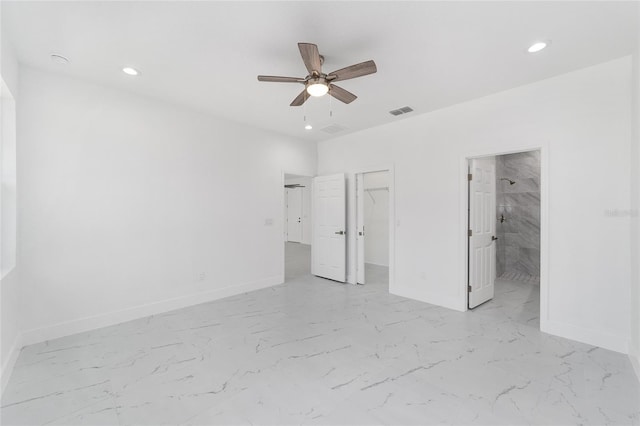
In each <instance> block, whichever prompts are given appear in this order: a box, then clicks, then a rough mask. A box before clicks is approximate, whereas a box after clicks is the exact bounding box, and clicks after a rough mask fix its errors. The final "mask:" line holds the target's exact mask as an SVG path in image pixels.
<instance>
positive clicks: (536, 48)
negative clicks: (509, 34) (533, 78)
mask: <svg viewBox="0 0 640 426" xmlns="http://www.w3.org/2000/svg"><path fill="white" fill-rule="evenodd" d="M545 47H547V43H546V42H544V41H538V42H536V43H533V44H532V45H531V46H529V48H528V49H527V52H529V53H536V52H539V51H541V50H542V49H544V48H545Z"/></svg>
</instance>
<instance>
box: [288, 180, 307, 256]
mask: <svg viewBox="0 0 640 426" xmlns="http://www.w3.org/2000/svg"><path fill="white" fill-rule="evenodd" d="M311 182H312V178H311V177H300V176H298V177H286V178H285V180H284V183H285V185H294V184H300V185H304V188H301V190H302V241H301V243H302V244H311V187H312V183H311ZM285 220H286V217H285Z"/></svg>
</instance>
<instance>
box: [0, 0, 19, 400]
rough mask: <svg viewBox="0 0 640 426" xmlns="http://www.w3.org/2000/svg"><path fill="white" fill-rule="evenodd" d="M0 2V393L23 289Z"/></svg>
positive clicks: (10, 89) (10, 58) (13, 75)
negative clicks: (19, 276) (19, 278)
mask: <svg viewBox="0 0 640 426" xmlns="http://www.w3.org/2000/svg"><path fill="white" fill-rule="evenodd" d="M1 22H2V3H0V123H1V126H2V129H1V130H0V150H1V152H0V176H1V179H0V180H1V182H0V239H1V243H0V247H1V249H0V269H1V271H2V272H1V278H0V324H1V326H0V334H1V338H0V391H1V390H4V387H5V385H6V384H7V382H8V381H9V377H10V374H11V370H12V369H13V365H14V364H15V361H16V359H17V356H18V353H19V350H20V347H21V340H20V332H19V330H20V326H21V324H20V321H21V316H20V313H21V306H20V303H21V294H20V291H21V286H20V282H19V280H18V270H17V268H16V262H17V240H16V238H17V237H16V232H17V224H16V219H17V206H16V202H17V198H16V197H17V186H16V184H17V182H16V157H15V142H16V139H15V137H16V133H15V130H16V129H15V120H16V117H15V103H16V102H17V95H18V61H17V59H16V56H15V53H14V51H13V48H12V46H11V43H10V41H9V40H8V39H7V37H6V36H5V33H4V31H3V30H4V28H5V26H3V25H1Z"/></svg>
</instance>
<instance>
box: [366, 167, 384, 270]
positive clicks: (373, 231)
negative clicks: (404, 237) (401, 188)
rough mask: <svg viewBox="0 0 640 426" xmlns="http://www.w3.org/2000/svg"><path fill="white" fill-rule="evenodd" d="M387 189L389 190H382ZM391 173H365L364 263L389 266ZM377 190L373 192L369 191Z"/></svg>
mask: <svg viewBox="0 0 640 426" xmlns="http://www.w3.org/2000/svg"><path fill="white" fill-rule="evenodd" d="M380 188H387V189H380ZM388 188H389V172H386V171H384V172H371V173H364V189H365V194H364V230H365V239H364V261H365V263H373V264H374V265H381V266H389V190H388ZM371 189H375V190H373V191H367V190H371Z"/></svg>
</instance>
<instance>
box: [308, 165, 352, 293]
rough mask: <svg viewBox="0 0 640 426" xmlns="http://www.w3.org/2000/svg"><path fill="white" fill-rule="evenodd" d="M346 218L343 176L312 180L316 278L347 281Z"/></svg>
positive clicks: (314, 268) (313, 252) (313, 268)
mask: <svg viewBox="0 0 640 426" xmlns="http://www.w3.org/2000/svg"><path fill="white" fill-rule="evenodd" d="M346 216H347V215H346V191H345V177H344V174H342V173H341V174H336V175H330V176H318V177H315V178H313V244H312V245H311V250H312V256H311V258H312V273H313V274H314V275H317V276H319V277H323V278H329V279H331V280H335V281H340V282H345V281H346V277H347V276H346V264H347V259H346V252H347V251H346V244H347V235H346V232H345V231H346Z"/></svg>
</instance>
